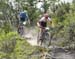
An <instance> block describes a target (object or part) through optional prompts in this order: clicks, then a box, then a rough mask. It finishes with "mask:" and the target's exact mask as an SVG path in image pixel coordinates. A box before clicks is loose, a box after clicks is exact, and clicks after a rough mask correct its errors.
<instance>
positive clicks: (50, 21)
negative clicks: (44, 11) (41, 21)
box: [48, 17, 52, 26]
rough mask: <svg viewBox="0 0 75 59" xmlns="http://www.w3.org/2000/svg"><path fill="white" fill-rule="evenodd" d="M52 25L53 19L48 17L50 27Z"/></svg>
mask: <svg viewBox="0 0 75 59" xmlns="http://www.w3.org/2000/svg"><path fill="white" fill-rule="evenodd" d="M51 24H52V19H51V18H49V17H48V25H50V26H51Z"/></svg>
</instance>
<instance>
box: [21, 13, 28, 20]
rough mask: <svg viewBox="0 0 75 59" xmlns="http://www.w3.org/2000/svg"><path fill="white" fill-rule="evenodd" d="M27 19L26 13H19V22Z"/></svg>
mask: <svg viewBox="0 0 75 59" xmlns="http://www.w3.org/2000/svg"><path fill="white" fill-rule="evenodd" d="M27 19H28V15H27V13H26V12H21V13H20V20H21V21H25V20H27Z"/></svg>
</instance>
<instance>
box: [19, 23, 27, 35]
mask: <svg viewBox="0 0 75 59" xmlns="http://www.w3.org/2000/svg"><path fill="white" fill-rule="evenodd" d="M25 25H26V22H20V23H19V25H18V33H19V34H20V35H21V36H23V35H24V33H25V32H24V30H25V29H24V28H25Z"/></svg>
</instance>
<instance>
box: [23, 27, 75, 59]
mask: <svg viewBox="0 0 75 59" xmlns="http://www.w3.org/2000/svg"><path fill="white" fill-rule="evenodd" d="M37 33H38V31H37V30H36V27H31V28H26V29H25V35H24V36H25V38H26V39H27V42H28V43H30V45H32V46H37V45H38V44H37V35H38V34H37ZM54 51H55V52H54ZM52 53H53V54H54V57H55V59H75V53H71V54H70V53H66V52H64V50H62V49H58V48H54V49H53V51H52Z"/></svg>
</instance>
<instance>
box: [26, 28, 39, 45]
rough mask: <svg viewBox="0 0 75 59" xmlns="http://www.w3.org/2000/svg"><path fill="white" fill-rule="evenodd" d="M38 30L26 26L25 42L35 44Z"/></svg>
mask: <svg viewBox="0 0 75 59" xmlns="http://www.w3.org/2000/svg"><path fill="white" fill-rule="evenodd" d="M37 33H38V31H37V30H36V27H31V28H28V29H27V28H26V29H25V38H26V39H27V42H28V43H30V45H32V46H37V45H38V44H37V35H38V34H37Z"/></svg>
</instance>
